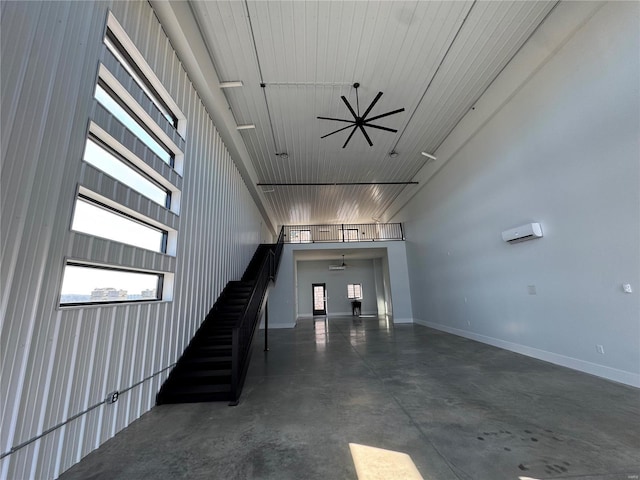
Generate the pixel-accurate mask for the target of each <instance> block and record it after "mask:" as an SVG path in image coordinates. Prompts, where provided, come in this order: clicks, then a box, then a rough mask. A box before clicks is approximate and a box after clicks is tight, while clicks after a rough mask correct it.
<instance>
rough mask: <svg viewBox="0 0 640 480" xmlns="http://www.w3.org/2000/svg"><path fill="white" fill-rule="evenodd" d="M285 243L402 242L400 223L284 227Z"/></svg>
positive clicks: (402, 233)
mask: <svg viewBox="0 0 640 480" xmlns="http://www.w3.org/2000/svg"><path fill="white" fill-rule="evenodd" d="M283 229H284V242H285V243H325V242H388V241H394V240H404V232H403V231H402V224H401V223H368V224H367V223H365V224H362V223H360V224H351V223H350V224H347V223H342V224H332V225H285V226H284V227H283Z"/></svg>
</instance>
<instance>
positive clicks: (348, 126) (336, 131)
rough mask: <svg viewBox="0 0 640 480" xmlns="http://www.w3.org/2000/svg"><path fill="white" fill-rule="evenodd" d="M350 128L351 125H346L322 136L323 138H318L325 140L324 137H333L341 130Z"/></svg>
mask: <svg viewBox="0 0 640 480" xmlns="http://www.w3.org/2000/svg"><path fill="white" fill-rule="evenodd" d="M352 126H353V125H347V126H346V127H342V128H339V129H338V130H335V131H333V132H331V133H327V134H326V135H323V136H321V137H320V138H326V137H328V136H329V135H333V134H334V133H338V132H341V131H343V130H346V129H347V128H351V127H352Z"/></svg>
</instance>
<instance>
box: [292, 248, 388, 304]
mask: <svg viewBox="0 0 640 480" xmlns="http://www.w3.org/2000/svg"><path fill="white" fill-rule="evenodd" d="M341 261H342V260H341V259H340V260H315V261H298V262H297V269H298V282H297V285H298V316H299V317H305V316H306V317H310V316H313V302H312V295H311V288H312V285H313V284H314V283H324V284H326V292H327V314H328V315H351V313H352V312H351V301H352V300H349V299H348V298H347V284H349V283H359V284H361V285H362V300H361V301H362V310H361V312H362V314H367V315H371V314H374V315H377V313H378V301H377V298H376V277H375V270H374V268H373V262H374V261H373V259H368V260H346V261H345V262H346V263H348V267H347V268H346V269H345V270H333V271H330V270H329V265H336V264H338V265H339V264H340V263H341ZM380 273H381V272H380ZM380 281H381V279H380V280H379V282H380Z"/></svg>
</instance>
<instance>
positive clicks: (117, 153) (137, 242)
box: [60, 14, 186, 306]
mask: <svg viewBox="0 0 640 480" xmlns="http://www.w3.org/2000/svg"><path fill="white" fill-rule="evenodd" d="M104 48H105V50H106V51H107V53H105V59H106V60H105V62H106V63H107V64H109V65H111V66H112V67H113V71H110V70H109V69H108V68H107V67H106V66H105V64H102V65H100V68H99V73H98V77H99V78H98V82H97V84H96V89H95V94H94V98H95V100H96V102H97V103H98V104H100V105H101V106H102V107H104V110H106V112H108V114H109V115H110V116H111V118H112V119H113V121H111V120H109V121H108V122H107V124H106V125H102V126H101V125H98V124H97V123H95V122H97V121H98V120H95V119H92V121H91V123H90V129H89V130H90V133H89V136H88V137H87V141H86V145H85V152H84V156H83V161H84V163H85V164H87V165H89V166H90V167H91V168H89V169H83V172H87V171H88V172H93V173H91V174H90V175H89V176H88V177H86V178H88V179H89V180H88V181H92V180H91V179H95V178H98V177H97V176H96V174H95V171H96V170H97V171H98V172H99V174H100V175H106V176H107V177H109V178H110V179H111V180H110V181H108V182H94V186H93V187H91V188H88V187H87V186H86V185H85V184H83V182H85V176H83V177H82V178H81V182H80V185H79V187H78V193H77V196H76V201H75V207H74V215H73V219H72V222H71V230H73V231H74V232H79V233H81V234H83V235H86V236H88V237H89V238H90V239H93V238H95V239H96V240H98V239H99V240H102V241H103V242H104V241H105V240H106V241H107V242H114V245H113V247H114V248H117V249H121V250H120V251H122V252H127V253H126V254H122V255H120V260H119V262H118V263H111V264H106V263H103V257H104V254H103V252H102V250H104V248H102V247H101V249H97V250H95V252H96V253H93V252H94V251H93V250H89V253H87V254H86V255H85V256H88V257H89V259H86V258H82V259H74V258H70V259H68V260H67V262H66V264H65V269H64V275H63V280H62V287H61V295H60V305H61V306H74V305H87V304H109V303H123V302H148V301H160V300H163V299H165V300H169V299H170V298H171V292H169V293H167V291H168V290H167V289H171V288H172V283H173V282H172V281H170V282H166V281H165V277H166V276H167V275H170V276H171V275H172V274H173V272H171V271H168V272H164V271H148V270H144V269H141V268H140V267H136V265H140V264H141V263H140V260H138V263H137V264H134V263H133V262H134V259H136V258H138V259H140V258H142V259H145V258H148V257H149V255H151V256H152V257H150V258H152V259H153V258H156V259H157V258H158V257H153V255H171V254H172V252H175V248H168V246H169V244H170V242H173V243H174V244H175V242H176V237H177V231H176V230H175V229H172V228H171V227H170V226H169V224H166V225H165V222H167V218H169V219H171V218H175V216H173V217H171V215H173V214H178V213H179V212H178V208H179V207H178V206H177V204H179V202H176V203H177V204H176V205H173V204H172V203H173V200H174V198H176V197H179V194H180V192H179V190H178V188H176V187H175V185H174V184H173V183H172V180H171V179H172V178H173V179H175V178H176V177H175V173H177V174H178V175H180V173H181V172H180V171H178V170H176V168H177V166H176V162H175V160H176V158H178V157H180V158H182V156H183V155H182V151H181V150H180V149H179V147H178V146H177V144H180V143H181V142H183V140H182V139H180V138H179V137H177V136H176V133H178V134H180V135H181V136H182V138H184V133H185V128H186V127H185V121H184V115H182V113H181V112H180V111H179V109H178V108H177V106H176V104H175V102H174V101H173V100H172V99H171V97H170V95H169V94H168V93H167V91H166V89H165V88H164V86H163V85H162V83H161V82H160V80H159V79H158V78H157V77H156V75H155V74H154V72H153V70H152V69H151V67H150V66H149V65H148V64H147V63H146V61H145V60H144V57H143V56H142V55H141V54H140V52H139V51H138V50H137V48H136V47H135V45H134V44H133V42H132V41H131V39H130V38H129V37H128V36H127V34H126V33H125V32H124V30H123V29H122V27H121V26H120V24H119V23H118V22H117V21H116V20H115V18H114V17H113V15H111V14H110V15H109V19H108V21H107V34H106V36H105V38H104ZM109 52H110V53H109ZM108 55H112V57H108ZM114 57H115V59H116V60H117V63H114V61H113V58H114ZM107 60H108V61H107ZM118 64H120V65H121V67H122V68H120V67H118ZM132 79H133V82H132V81H131V80H132ZM123 85H129V88H130V89H131V91H129V90H127V88H125V87H124V86H123ZM140 90H142V92H143V93H144V95H142V92H140ZM145 96H146V99H145ZM136 98H137V99H138V100H136ZM104 110H101V112H104ZM158 112H160V113H161V115H159V114H158ZM100 115H101V116H100V117H99V118H102V119H104V113H101V114H100ZM167 122H168V125H167ZM118 123H119V124H120V125H122V126H124V127H125V128H126V130H128V132H129V133H130V134H123V133H122V132H123V130H122V129H121V128H120V127H117V124H118ZM109 129H112V131H113V133H111V132H109V131H108V130H109ZM178 130H180V131H178ZM113 135H116V136H118V135H119V139H116V137H114V136H113ZM174 140H175V141H174ZM141 149H142V150H141ZM144 149H146V150H144ZM140 151H142V153H143V154H144V155H142V156H140V157H138V156H137V155H138V154H137V153H134V152H140ZM154 157H155V158H158V159H160V160H161V162H157V161H156V160H155V159H154ZM143 158H144V159H143ZM162 162H164V164H166V165H168V166H169V167H171V169H174V170H175V173H173V172H170V173H167V172H169V171H170V169H168V168H167V167H166V166H163V163H162ZM92 168H93V169H96V170H92ZM180 168H181V165H180ZM83 175H84V174H83ZM100 178H102V177H100ZM114 182H115V183H114ZM103 184H104V185H106V186H103ZM114 185H115V187H114ZM93 189H95V191H94V190H93ZM101 189H102V190H101ZM163 209H164V210H165V212H163ZM166 211H169V212H171V213H166ZM173 223H174V224H175V223H176V222H175V221H174V222H173ZM94 243H96V242H94V241H93V240H92V241H91V242H89V244H94ZM99 244H100V245H105V244H104V243H99ZM122 244H124V245H126V247H125V246H123V245H122ZM106 245H107V247H106V248H107V249H111V245H109V244H108V243H107V244H106ZM131 247H133V248H134V249H139V250H138V251H137V252H136V251H135V250H131ZM125 249H126V250H125ZM132 252H134V253H132ZM144 252H148V253H144ZM92 256H94V257H96V258H91V257H92ZM158 260H159V262H156V264H159V263H162V262H163V260H162V259H158ZM142 264H144V263H142Z"/></svg>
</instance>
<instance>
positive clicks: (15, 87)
mask: <svg viewBox="0 0 640 480" xmlns="http://www.w3.org/2000/svg"><path fill="white" fill-rule="evenodd" d="M108 8H111V9H112V11H113V13H114V14H115V16H116V18H117V19H118V21H119V22H120V23H121V24H122V26H123V27H124V29H125V30H126V31H127V33H128V34H129V36H130V37H131V38H132V40H133V41H134V43H135V44H136V45H137V47H138V49H139V50H140V51H141V52H142V54H143V56H144V57H145V58H146V59H147V61H148V62H149V64H150V65H151V67H152V69H153V70H154V71H155V72H156V74H157V75H158V77H159V78H160V80H161V81H162V82H163V84H164V85H165V86H166V88H167V89H168V91H169V93H170V94H171V96H172V97H173V98H174V99H175V101H176V102H177V104H178V106H179V107H180V109H181V110H182V112H183V113H184V114H185V115H186V117H187V122H188V125H187V136H186V142H185V144H184V153H185V158H184V176H183V178H175V181H176V183H177V184H178V186H179V188H180V189H181V191H182V199H181V211H180V215H179V217H178V218H177V219H174V220H172V221H174V222H175V227H176V228H177V230H178V232H179V233H178V248H177V254H176V256H175V257H171V256H169V255H162V254H155V253H151V252H147V251H143V250H141V249H138V248H135V247H127V246H123V245H122V244H118V243H117V242H111V241H107V240H98V239H92V238H90V237H89V236H86V235H82V234H77V233H73V232H71V231H70V228H69V227H70V219H71V212H72V206H73V202H74V198H75V194H76V188H77V185H78V183H80V182H88V181H93V180H96V179H97V180H96V185H102V187H105V186H108V185H112V184H113V180H110V179H108V178H106V177H105V176H104V175H101V174H97V175H98V176H96V175H95V172H94V174H91V175H89V174H88V172H89V171H90V169H89V168H88V167H87V166H86V165H85V166H83V164H82V162H81V158H82V153H83V148H84V143H85V138H86V135H87V125H88V122H89V119H90V118H93V116H94V115H97V113H96V112H97V110H98V109H97V108H96V107H95V105H94V101H93V90H94V86H95V83H96V75H97V69H98V62H99V58H100V57H101V56H102V55H103V45H102V36H103V34H104V31H105V21H106V18H107V10H108ZM1 21H2V25H1V31H2V55H1V58H2V65H1V67H2V68H1V74H2V98H1V101H2V104H1V109H0V112H1V115H2V118H1V119H2V132H1V133H2V142H1V148H2V178H1V181H2V184H1V186H2V190H1V195H2V198H1V200H2V202H1V204H2V231H1V242H0V244H1V248H2V258H1V270H0V271H1V277H0V280H1V284H2V288H1V292H0V293H1V303H0V340H1V344H0V355H1V365H2V375H1V378H0V385H1V389H0V411H1V422H2V423H1V426H0V448H1V452H0V456H1V455H5V456H4V458H2V459H1V460H0V478H11V479H14V478H15V479H18V478H19V479H27V478H38V479H42V478H53V477H56V476H57V475H58V474H59V473H60V472H62V471H64V470H66V469H67V468H69V467H70V466H71V465H73V464H74V463H76V462H77V461H79V460H80V459H81V458H82V457H83V456H84V455H86V454H87V453H89V452H90V451H91V450H93V449H94V448H97V447H98V446H99V445H100V444H101V443H103V442H104V441H106V440H107V439H109V438H110V437H112V436H113V435H115V434H116V433H117V432H118V431H120V430H121V429H123V428H124V427H126V426H127V425H128V424H130V423H131V422H132V421H133V420H135V419H136V418H138V417H139V416H140V415H141V414H142V413H144V412H146V411H148V410H149V409H150V408H151V407H152V406H153V405H154V403H155V395H156V392H157V391H158V389H159V388H160V385H161V384H162V382H163V381H164V380H165V379H166V377H167V374H168V368H169V367H170V366H171V365H173V363H174V362H175V361H176V359H177V358H178V357H179V356H180V354H181V353H182V351H183V350H184V348H185V346H186V345H187V343H188V342H189V340H190V339H191V337H192V336H193V333H194V332H195V330H196V329H197V327H198V326H199V324H200V323H201V322H202V320H203V318H204V315H205V313H206V312H207V311H208V309H209V308H210V306H211V305H212V304H213V302H214V301H215V299H216V298H217V296H218V294H219V292H220V291H221V290H222V288H223V287H224V285H225V284H226V282H227V281H228V280H233V279H239V278H240V276H241V275H242V272H243V271H244V268H245V267H246V265H247V263H248V262H249V260H250V259H251V256H252V255H253V252H254V251H255V247H256V245H257V243H258V242H259V240H260V235H261V222H264V223H265V224H266V221H264V219H263V218H262V217H261V215H260V213H259V211H258V209H257V207H256V205H255V203H254V201H253V200H252V198H251V196H250V194H249V193H248V191H247V188H246V186H245V184H244V182H243V180H242V178H241V176H240V174H239V173H238V170H237V169H236V167H235V165H234V162H233V161H232V159H231V157H230V155H229V153H228V152H227V150H226V148H225V145H224V144H223V143H222V141H221V140H220V137H219V135H218V133H217V131H216V129H215V127H214V125H213V124H212V123H211V120H210V115H209V113H208V112H207V111H206V110H205V109H204V107H203V105H202V102H201V101H200V98H199V96H198V94H197V92H196V91H195V90H194V88H193V87H192V85H191V84H190V82H189V79H188V77H187V74H186V73H185V71H184V69H183V68H182V66H181V64H180V62H179V60H178V58H177V57H176V55H175V53H174V52H173V50H172V48H171V45H170V43H169V41H168V40H167V38H166V36H165V35H164V32H163V30H162V28H161V26H160V25H159V23H158V21H157V19H156V17H155V15H154V12H153V11H152V10H151V8H150V6H149V4H148V3H147V2H113V3H101V2H2V19H1ZM106 127H107V128H114V129H115V128H116V127H115V126H114V122H111V124H109V125H107V126H106ZM173 175H174V177H177V176H176V175H175V173H174V174H173ZM94 177H95V178H94ZM102 187H100V188H102ZM105 188H106V187H105ZM113 190H114V191H116V190H117V191H118V192H120V191H122V189H121V188H120V187H118V188H117V189H113ZM105 194H107V192H106V191H105ZM118 195H120V194H117V195H116V196H118ZM134 197H135V196H131V195H120V196H119V197H118V198H117V200H122V201H123V202H128V201H132V200H131V199H132V198H134ZM158 210H161V209H160V208H158ZM161 214H163V213H162V212H161V213H158V215H161ZM164 214H165V215H168V214H166V212H165V213H164ZM262 230H263V233H262V235H263V236H265V235H267V234H266V233H265V232H264V227H262ZM65 258H73V259H76V258H82V259H85V260H88V261H95V262H108V263H110V264H113V265H120V264H122V265H127V266H130V265H134V266H136V267H140V268H151V269H159V270H162V271H171V272H175V289H174V293H173V301H171V302H159V303H156V302H154V303H138V304H128V305H117V306H101V307H96V306H93V307H87V308H62V309H61V308H59V307H58V306H57V305H58V300H59V297H58V296H59V292H60V282H61V278H62V269H63V266H64V263H65ZM113 390H120V391H122V394H121V396H120V399H119V401H118V402H117V403H115V404H113V405H106V404H104V403H101V402H103V400H104V399H105V398H106V395H107V393H108V392H111V391H113ZM91 407H95V408H93V409H91V410H90V411H88V412H86V413H84V414H82V412H85V411H86V410H87V409H90V408H91ZM77 414H81V415H79V416H78V417H77V418H75V419H74V420H72V421H69V422H68V423H67V421H68V420H69V419H70V418H71V417H73V416H74V415H77ZM55 427H59V428H55ZM49 429H52V430H51V431H50V432H49V433H46V434H44V432H47V431H48V430H49ZM31 440H33V441H31ZM29 441H31V442H30V443H26V442H29ZM25 443H26V445H24V444H25ZM7 454H8V455H7Z"/></svg>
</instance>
